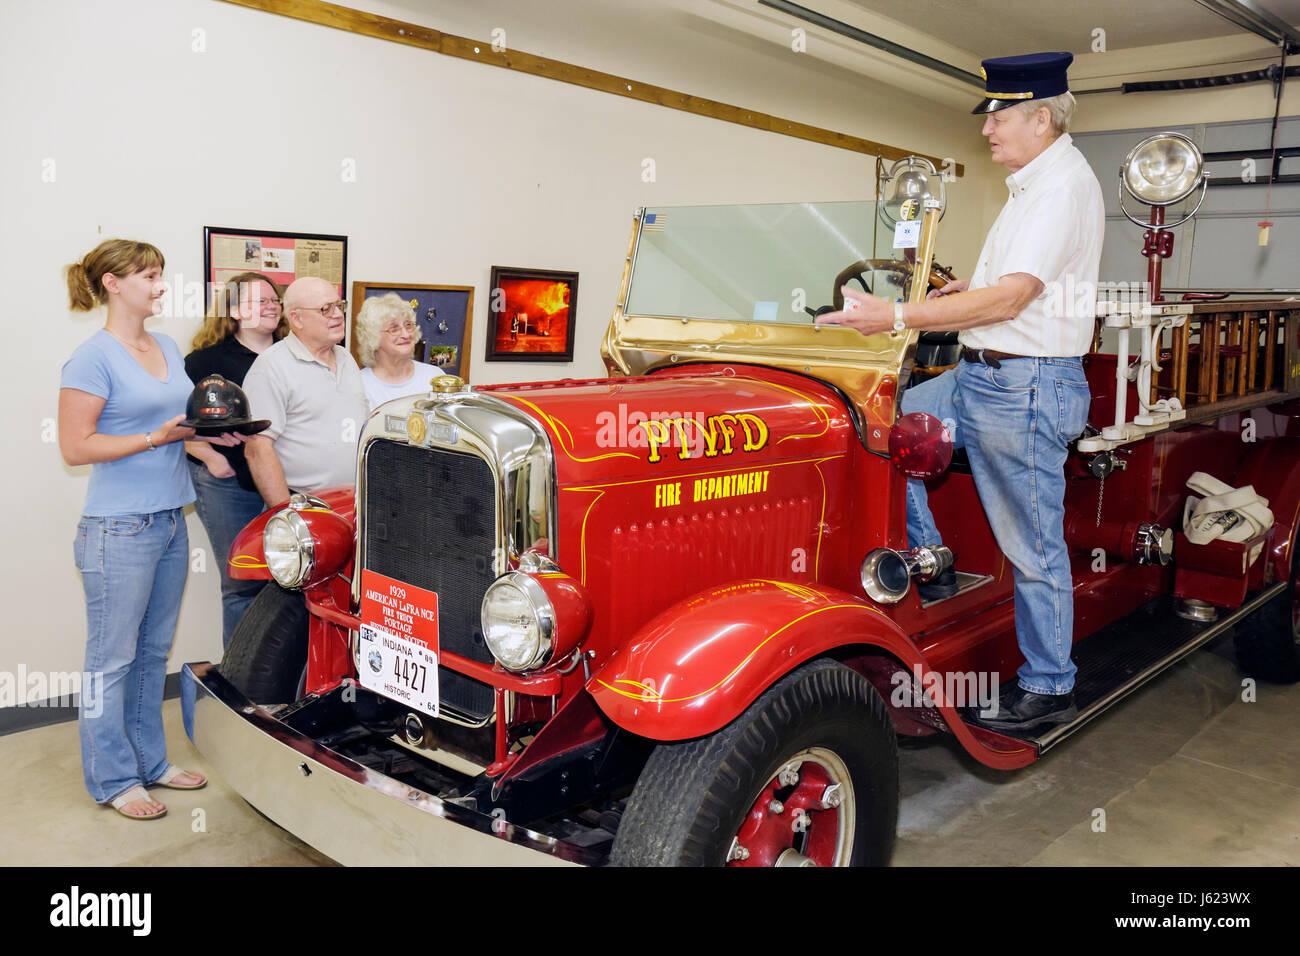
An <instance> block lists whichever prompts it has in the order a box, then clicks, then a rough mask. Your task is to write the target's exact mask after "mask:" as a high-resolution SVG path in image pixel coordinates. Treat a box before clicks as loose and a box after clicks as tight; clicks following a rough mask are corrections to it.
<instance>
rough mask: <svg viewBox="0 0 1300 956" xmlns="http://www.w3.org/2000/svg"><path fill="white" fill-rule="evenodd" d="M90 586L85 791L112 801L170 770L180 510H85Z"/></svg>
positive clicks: (81, 529) (181, 576) (182, 566)
mask: <svg viewBox="0 0 1300 956" xmlns="http://www.w3.org/2000/svg"><path fill="white" fill-rule="evenodd" d="M74 553H75V556H76V562H77V568H78V570H80V571H81V583H82V587H83V588H84V589H85V592H86V624H87V639H86V665H85V673H86V674H87V675H94V677H93V680H95V681H99V680H101V679H100V678H99V676H98V675H101V674H102V675H103V676H102V685H101V690H100V693H99V700H97V701H93V703H92V701H90V700H88V698H87V695H86V694H85V692H84V689H83V693H82V696H81V712H80V714H79V719H78V729H79V730H80V732H81V768H82V773H83V774H84V776H85V780H86V789H87V790H89V791H90V795H91V797H93V798H94V799H95V801H96V802H98V803H106V802H108V801H109V800H112V799H113V798H114V797H116V796H119V795H120V794H123V793H125V792H126V791H127V790H130V789H131V788H132V787H134V786H136V785H138V784H147V783H152V782H153V781H155V780H157V779H158V778H159V777H161V776H162V775H163V774H164V773H166V772H167V770H168V768H169V767H170V766H171V765H170V764H169V763H168V762H167V741H166V739H165V738H164V736H163V723H162V701H163V682H164V680H165V679H166V676H167V654H168V652H169V651H170V650H171V647H172V641H173V640H174V639H175V637H176V620H177V618H178V617H179V616H180V610H181V594H182V592H183V591H184V590H185V574H186V572H187V571H188V570H189V566H188V562H189V535H188V533H187V531H186V528H185V515H184V513H183V512H182V510H181V509H180V508H174V509H171V510H168V511H156V512H154V513H152V514H136V515H114V516H112V517H107V518H102V517H91V516H83V517H82V519H81V521H80V522H79V523H78V524H77V539H76V542H75V544H74Z"/></svg>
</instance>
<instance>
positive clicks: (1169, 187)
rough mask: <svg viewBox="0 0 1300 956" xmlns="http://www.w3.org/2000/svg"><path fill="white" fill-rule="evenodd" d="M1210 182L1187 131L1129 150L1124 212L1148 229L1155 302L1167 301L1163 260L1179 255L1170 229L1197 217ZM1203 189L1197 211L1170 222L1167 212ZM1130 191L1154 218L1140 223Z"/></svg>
mask: <svg viewBox="0 0 1300 956" xmlns="http://www.w3.org/2000/svg"><path fill="white" fill-rule="evenodd" d="M1209 184H1210V178H1209V176H1208V175H1206V172H1205V158H1204V157H1203V156H1202V155H1201V151H1200V149H1199V148H1198V147H1197V145H1196V144H1195V143H1193V142H1192V141H1191V140H1190V139H1188V138H1187V137H1186V136H1184V135H1183V134H1182V133H1172V132H1166V133H1156V135H1154V136H1148V137H1147V138H1146V139H1144V140H1142V142H1140V143H1138V144H1137V145H1136V146H1134V147H1133V148H1132V149H1130V150H1129V151H1128V155H1127V156H1125V157H1124V162H1123V164H1122V165H1121V166H1120V168H1119V185H1120V189H1119V208H1120V210H1121V211H1122V212H1123V213H1124V215H1125V216H1126V217H1127V218H1128V221H1129V222H1131V223H1133V225H1135V226H1142V227H1143V228H1144V229H1146V232H1144V233H1143V234H1142V255H1143V256H1144V257H1145V258H1146V260H1147V284H1148V286H1149V288H1150V293H1149V294H1150V297H1151V301H1152V302H1163V301H1164V300H1165V297H1164V295H1163V294H1162V293H1161V291H1160V273H1161V267H1162V265H1163V261H1164V260H1165V259H1168V258H1169V257H1170V256H1172V255H1173V254H1174V234H1173V233H1172V232H1170V231H1169V230H1170V229H1172V228H1173V227H1174V226H1181V225H1182V224H1183V223H1185V222H1186V221H1187V220H1189V219H1191V218H1192V217H1193V216H1195V215H1196V212H1197V210H1198V209H1200V208H1201V203H1203V202H1205V192H1206V189H1207V187H1208V186H1209ZM1197 188H1199V189H1200V190H1201V195H1200V197H1199V198H1198V199H1197V200H1196V205H1195V206H1193V207H1192V211H1191V212H1189V213H1188V214H1187V215H1185V216H1183V218H1182V219H1179V220H1178V221H1177V222H1170V223H1166V222H1165V209H1166V207H1168V206H1172V205H1173V204H1174V203H1177V202H1182V201H1183V200H1184V199H1187V198H1188V197H1189V196H1191V195H1192V193H1194V192H1196V190H1197ZM1125 193H1128V194H1129V195H1130V196H1131V197H1133V198H1134V199H1136V200H1137V201H1138V202H1140V203H1145V204H1146V205H1148V206H1150V207H1151V218H1150V219H1149V220H1147V221H1145V222H1144V221H1143V220H1141V219H1138V218H1137V217H1136V216H1134V215H1133V213H1132V212H1130V211H1129V208H1128V206H1127V205H1125V203H1124V194H1125Z"/></svg>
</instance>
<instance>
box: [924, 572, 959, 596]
mask: <svg viewBox="0 0 1300 956" xmlns="http://www.w3.org/2000/svg"><path fill="white" fill-rule="evenodd" d="M959 589H960V587H959V585H958V584H957V572H956V571H954V570H953V569H952V568H947V569H945V570H944V572H943V573H942V574H940V575H939V576H938V577H937V578H935V579H934V580H933V581H930V582H928V583H926V584H918V585H917V586H916V593H917V594H919V595H921V600H922V601H938V600H940V599H942V598H950V597H952V596H953V595H954V594H956V593H957V591H958V590H959Z"/></svg>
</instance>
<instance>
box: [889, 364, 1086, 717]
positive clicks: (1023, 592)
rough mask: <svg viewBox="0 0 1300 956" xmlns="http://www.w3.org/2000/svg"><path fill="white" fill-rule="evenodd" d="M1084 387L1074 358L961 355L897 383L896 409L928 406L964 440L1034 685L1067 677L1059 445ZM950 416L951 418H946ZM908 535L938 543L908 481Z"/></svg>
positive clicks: (1070, 636) (1071, 435)
mask: <svg viewBox="0 0 1300 956" xmlns="http://www.w3.org/2000/svg"><path fill="white" fill-rule="evenodd" d="M1090 401H1091V395H1090V393H1089V391H1088V381H1087V379H1086V378H1085V377H1084V374H1083V363H1082V361H1081V360H1080V359H1078V358H1014V359H1003V360H1002V364H1001V367H1000V368H992V367H990V366H988V365H984V364H982V363H975V362H967V361H965V360H962V361H959V362H958V363H957V367H956V368H955V369H951V370H950V371H947V372H944V373H943V374H942V375H939V376H937V377H935V378H932V379H929V380H927V381H925V382H921V383H920V384H919V385H916V386H914V387H913V388H910V389H908V390H907V391H905V392H904V393H903V401H902V410H903V412H904V413H905V414H906V413H908V412H929V413H930V414H931V415H934V416H935V417H936V418H938V419H940V420H941V421H944V422H945V424H947V425H948V427H949V430H950V431H951V432H954V434H953V441H954V443H955V444H956V445H957V446H958V447H963V446H964V447H965V448H966V454H967V457H968V458H969V459H970V467H971V473H972V474H973V475H974V477H975V489H976V491H978V492H979V497H980V502H981V503H982V504H983V505H984V513H985V514H986V515H987V516H988V519H989V524H990V525H991V526H992V528H993V536H994V538H995V539H996V540H997V543H998V547H999V548H1001V550H1002V553H1003V554H1005V555H1006V557H1007V560H1008V561H1010V562H1011V565H1012V567H1013V568H1014V581H1015V609H1016V611H1015V613H1016V635H1017V637H1018V638H1019V641H1020V650H1021V653H1023V654H1024V655H1025V663H1024V664H1023V665H1022V666H1021V667H1020V670H1019V671H1018V672H1017V673H1018V676H1019V678H1020V686H1021V687H1022V688H1024V689H1025V690H1027V691H1030V692H1032V693H1035V694H1065V693H1068V692H1069V691H1070V690H1072V689H1073V687H1074V674H1075V670H1076V668H1075V666H1074V662H1073V661H1071V660H1070V648H1071V645H1072V644H1073V640H1074V581H1073V578H1072V576H1071V574H1070V552H1069V548H1068V547H1066V544H1065V533H1064V530H1063V524H1064V520H1065V459H1066V455H1067V447H1066V446H1067V445H1068V443H1069V442H1071V441H1073V440H1074V439H1075V438H1077V437H1078V436H1079V435H1080V434H1081V433H1082V432H1083V426H1084V424H1085V423H1086V422H1087V418H1088V406H1089V403H1090ZM954 426H955V428H954ZM907 537H908V540H909V542H910V544H911V545H912V546H913V547H917V546H919V545H923V544H942V543H943V539H942V538H941V537H940V535H939V529H938V528H937V527H936V526H935V523H934V518H933V517H932V516H931V515H930V508H929V504H928V501H927V499H926V492H925V485H924V484H923V483H922V482H920V481H916V480H909V481H908V483H907Z"/></svg>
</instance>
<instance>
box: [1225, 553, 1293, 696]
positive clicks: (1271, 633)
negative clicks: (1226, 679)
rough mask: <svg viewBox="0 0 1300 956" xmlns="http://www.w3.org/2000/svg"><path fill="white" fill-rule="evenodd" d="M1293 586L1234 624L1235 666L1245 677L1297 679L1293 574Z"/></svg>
mask: <svg viewBox="0 0 1300 956" xmlns="http://www.w3.org/2000/svg"><path fill="white" fill-rule="evenodd" d="M1291 581H1292V587H1291V589H1290V590H1289V591H1288V592H1287V593H1286V594H1283V595H1282V596H1280V597H1278V598H1275V599H1274V600H1272V601H1270V602H1269V603H1268V604H1266V605H1264V606H1263V607H1262V608H1260V609H1259V610H1258V611H1256V612H1255V613H1254V614H1252V615H1251V616H1250V617H1248V618H1246V620H1244V621H1242V622H1241V623H1240V624H1238V625H1237V629H1236V631H1235V632H1234V633H1233V644H1234V645H1235V647H1236V651H1237V666H1238V667H1239V668H1241V672H1242V673H1243V674H1245V675H1246V676H1247V677H1254V678H1255V679H1257V680H1262V681H1266V682H1268V683H1270V684H1294V683H1296V682H1300V643H1297V642H1298V641H1300V622H1298V621H1297V610H1298V608H1297V606H1296V604H1297V602H1296V595H1295V575H1294V572H1293V573H1292V578H1291Z"/></svg>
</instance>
